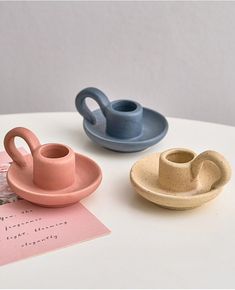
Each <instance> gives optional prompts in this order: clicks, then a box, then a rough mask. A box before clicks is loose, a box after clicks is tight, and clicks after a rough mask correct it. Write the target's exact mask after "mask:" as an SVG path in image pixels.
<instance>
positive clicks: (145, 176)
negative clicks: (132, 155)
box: [130, 153, 222, 210]
mask: <svg viewBox="0 0 235 290" xmlns="http://www.w3.org/2000/svg"><path fill="white" fill-rule="evenodd" d="M159 157H160V153H155V154H151V155H149V156H147V157H145V158H143V159H141V160H139V161H137V162H136V163H135V164H134V165H133V167H132V169H131V172H130V179H131V183H132V185H133V187H134V189H135V191H136V192H137V193H138V194H140V195H141V196H142V197H144V198H145V199H147V200H149V201H151V202H153V203H156V204H157V205H159V206H161V207H165V208H169V209H176V210H185V209H190V208H195V207H198V206H201V205H202V204H204V203H205V202H207V201H209V200H211V199H213V198H215V197H216V196H217V195H218V194H219V193H220V192H221V191H222V187H219V188H216V189H213V190H211V185H212V184H213V183H214V182H215V181H216V180H217V179H218V178H219V176H220V172H219V169H218V168H217V166H216V165H215V164H213V163H212V162H205V163H204V165H203V167H202V169H201V171H200V173H199V180H200V186H199V189H198V191H197V192H175V193H172V192H170V193H169V192H167V191H166V190H164V189H163V188H161V187H160V186H159V183H158V168H159Z"/></svg>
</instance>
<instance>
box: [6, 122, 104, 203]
mask: <svg viewBox="0 0 235 290" xmlns="http://www.w3.org/2000/svg"><path fill="white" fill-rule="evenodd" d="M15 137H21V138H23V139H24V140H25V141H26V143H27V144H28V146H29V148H30V151H31V154H28V155H22V154H21V153H20V152H19V150H18V149H17V148H16V146H15V142H14V139H15ZM4 146H5V149H6V151H7V153H8V154H9V155H10V157H11V158H12V160H13V161H14V162H13V163H12V165H11V166H10V168H9V170H8V174H7V181H8V183H9V185H10V187H11V188H12V189H13V190H14V191H15V192H16V193H17V194H18V195H19V196H21V197H23V198H24V199H26V200H28V201H31V202H33V203H36V204H40V205H43V206H53V207H54V206H65V205H69V204H73V203H75V202H77V201H79V200H80V199H82V198H84V197H86V196H87V195H89V194H91V193H92V192H94V190H95V189H96V188H97V187H98V186H99V184H100V182H101V179H102V174H101V170H100V168H99V166H98V165H97V164H96V163H95V162H94V161H93V160H91V159H89V158H88V157H86V156H82V155H80V154H77V153H75V152H74V151H73V150H72V149H71V148H70V147H68V146H66V145H62V144H56V143H49V144H44V145H41V144H40V142H39V140H38V138H37V137H36V136H35V135H34V133H33V132H31V131H30V130H28V129H26V128H21V127H18V128H14V129H12V130H11V131H9V132H8V133H7V134H6V136H5V139H4Z"/></svg>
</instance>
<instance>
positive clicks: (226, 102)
mask: <svg viewBox="0 0 235 290" xmlns="http://www.w3.org/2000/svg"><path fill="white" fill-rule="evenodd" d="M234 69H235V3H233V2H226V3H223V2H206V3H205V2H204V3H203V2H1V3H0V113H4V114H6V113H15V112H34V111H70V110H71V111H73V110H75V108H74V98H75V96H76V94H77V92H78V91H79V90H81V89H83V88H85V87H87V86H96V87H98V88H100V89H102V90H103V91H104V92H106V93H107V95H108V96H110V98H111V99H115V98H135V99H136V100H137V101H139V102H141V103H142V104H144V105H145V106H148V107H152V108H154V109H156V110H159V111H160V112H162V113H164V114H166V115H167V116H176V117H184V118H190V119H199V120H206V121H214V122H220V123H225V124H231V125H235V114H234V109H235V98H234V92H235V77H234V76H235V73H234Z"/></svg>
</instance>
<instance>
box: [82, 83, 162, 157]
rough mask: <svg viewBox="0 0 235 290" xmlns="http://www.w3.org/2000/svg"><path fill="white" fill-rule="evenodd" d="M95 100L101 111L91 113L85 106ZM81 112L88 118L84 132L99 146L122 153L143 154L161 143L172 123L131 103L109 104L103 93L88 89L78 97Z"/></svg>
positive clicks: (117, 102)
mask: <svg viewBox="0 0 235 290" xmlns="http://www.w3.org/2000/svg"><path fill="white" fill-rule="evenodd" d="M88 97H90V98H92V99H94V100H95V101H97V103H98V104H99V105H100V110H95V111H93V112H91V111H90V110H89V108H88V107H87V105H86V103H85V99H86V98H88ZM76 107H77V110H78V112H79V113H80V114H81V115H82V116H84V123H83V125H84V130H85V132H86V134H87V135H88V137H89V138H90V139H91V140H93V141H94V142H95V143H97V144H99V145H101V146H103V147H105V148H108V149H111V150H114V151H120V152H135V151H141V150H144V149H146V148H148V147H149V146H152V145H154V144H156V143H157V142H159V141H160V140H161V139H162V138H163V137H164V136H165V135H166V133H167V130H168V123H167V120H166V119H165V117H163V116H162V115H161V114H159V113H157V112H155V111H153V110H150V109H147V108H143V107H142V106H141V105H140V104H138V103H137V102H134V101H130V100H117V101H113V102H109V100H108V98H107V97H106V96H105V95H104V93H103V92H101V91H100V90H98V89H96V88H87V89H84V90H83V91H81V92H80V93H79V94H78V95H77V97H76Z"/></svg>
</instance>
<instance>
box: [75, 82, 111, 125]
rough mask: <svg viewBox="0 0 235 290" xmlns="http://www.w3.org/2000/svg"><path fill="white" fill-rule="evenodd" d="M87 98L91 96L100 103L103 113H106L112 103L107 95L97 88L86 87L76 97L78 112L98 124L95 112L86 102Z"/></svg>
mask: <svg viewBox="0 0 235 290" xmlns="http://www.w3.org/2000/svg"><path fill="white" fill-rule="evenodd" d="M86 98H91V99H93V100H94V101H96V102H97V103H98V105H99V106H100V109H101V111H102V113H103V114H104V115H105V111H106V110H105V109H106V107H107V106H108V105H109V104H110V101H109V99H108V98H107V96H106V95H105V94H104V93H103V92H102V91H100V90H99V89H97V88H92V87H90V88H86V89H84V90H82V91H81V92H79V93H78V94H77V96H76V99H75V105H76V108H77V110H78V112H79V113H80V114H81V115H82V116H83V117H84V118H85V119H86V120H87V121H89V122H90V123H92V124H93V125H95V124H96V118H95V115H94V113H93V112H91V110H90V109H89V108H88V106H87V104H86Z"/></svg>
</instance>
